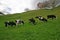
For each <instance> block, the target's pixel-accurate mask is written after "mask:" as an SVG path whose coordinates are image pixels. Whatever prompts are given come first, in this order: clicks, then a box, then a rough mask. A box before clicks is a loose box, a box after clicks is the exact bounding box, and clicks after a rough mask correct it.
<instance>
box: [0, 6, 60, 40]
mask: <svg viewBox="0 0 60 40" xmlns="http://www.w3.org/2000/svg"><path fill="white" fill-rule="evenodd" d="M49 14H54V15H56V16H57V18H56V19H54V20H51V19H48V22H46V23H44V22H41V21H39V20H38V19H35V16H39V15H41V16H43V17H45V18H46V16H47V15H49ZM32 17H33V18H34V19H35V20H36V23H37V24H36V25H32V24H31V23H29V20H28V19H29V18H32ZM16 19H22V20H24V21H25V24H24V25H19V26H16V27H15V26H14V27H10V26H9V27H5V26H4V22H5V21H7V20H9V21H12V20H13V21H14V20H16ZM0 40H60V7H58V8H55V9H52V10H34V11H29V12H24V13H23V14H13V15H5V16H0Z"/></svg>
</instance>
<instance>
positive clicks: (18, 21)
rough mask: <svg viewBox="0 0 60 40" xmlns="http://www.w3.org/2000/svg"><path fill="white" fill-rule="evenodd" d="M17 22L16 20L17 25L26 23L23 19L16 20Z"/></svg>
mask: <svg viewBox="0 0 60 40" xmlns="http://www.w3.org/2000/svg"><path fill="white" fill-rule="evenodd" d="M15 22H16V25H18V24H24V21H23V20H15Z"/></svg>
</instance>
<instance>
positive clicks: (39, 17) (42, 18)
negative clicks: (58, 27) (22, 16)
mask: <svg viewBox="0 0 60 40" xmlns="http://www.w3.org/2000/svg"><path fill="white" fill-rule="evenodd" d="M35 18H38V19H39V20H40V21H43V22H47V19H46V18H44V17H42V16H36V17H35Z"/></svg>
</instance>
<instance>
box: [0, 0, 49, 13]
mask: <svg viewBox="0 0 60 40" xmlns="http://www.w3.org/2000/svg"><path fill="white" fill-rule="evenodd" d="M44 1H46V0H0V11H2V12H5V13H6V14H7V13H10V14H11V13H12V14H13V13H21V12H24V11H25V9H26V8H28V9H30V10H34V9H37V3H38V2H44ZM47 1H48V0H47Z"/></svg>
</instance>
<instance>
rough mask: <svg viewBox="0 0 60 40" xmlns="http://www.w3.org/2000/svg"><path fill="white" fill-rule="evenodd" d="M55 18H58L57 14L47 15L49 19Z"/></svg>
mask: <svg viewBox="0 0 60 40" xmlns="http://www.w3.org/2000/svg"><path fill="white" fill-rule="evenodd" d="M50 18H51V19H54V18H56V16H55V15H47V19H50Z"/></svg>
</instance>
